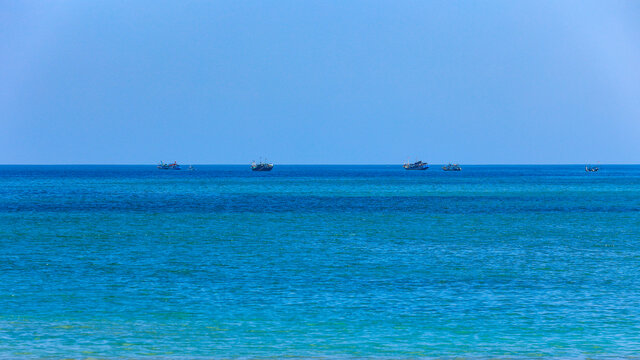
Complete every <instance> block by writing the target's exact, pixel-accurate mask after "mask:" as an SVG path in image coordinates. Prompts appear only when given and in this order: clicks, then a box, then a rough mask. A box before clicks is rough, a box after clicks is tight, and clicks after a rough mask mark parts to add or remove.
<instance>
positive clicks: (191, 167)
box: [187, 165, 196, 171]
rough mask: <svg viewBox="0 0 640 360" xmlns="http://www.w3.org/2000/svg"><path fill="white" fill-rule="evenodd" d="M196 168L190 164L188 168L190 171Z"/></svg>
mask: <svg viewBox="0 0 640 360" xmlns="http://www.w3.org/2000/svg"><path fill="white" fill-rule="evenodd" d="M195 169H196V168H194V167H193V166H191V165H189V167H188V168H187V170H189V171H194V170H195Z"/></svg>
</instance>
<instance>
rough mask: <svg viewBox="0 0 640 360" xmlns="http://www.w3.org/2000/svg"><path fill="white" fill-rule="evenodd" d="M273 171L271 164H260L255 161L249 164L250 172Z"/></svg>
mask: <svg viewBox="0 0 640 360" xmlns="http://www.w3.org/2000/svg"><path fill="white" fill-rule="evenodd" d="M271 169H273V164H271V163H267V162H262V161H260V162H259V163H256V162H255V161H254V162H252V163H251V170H252V171H271Z"/></svg>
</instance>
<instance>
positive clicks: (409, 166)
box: [402, 161, 429, 170]
mask: <svg viewBox="0 0 640 360" xmlns="http://www.w3.org/2000/svg"><path fill="white" fill-rule="evenodd" d="M402 167H403V168H404V169H405V170H427V169H428V168H429V164H427V163H426V162H422V161H416V162H414V163H410V162H408V161H407V162H406V163H404V165H402Z"/></svg>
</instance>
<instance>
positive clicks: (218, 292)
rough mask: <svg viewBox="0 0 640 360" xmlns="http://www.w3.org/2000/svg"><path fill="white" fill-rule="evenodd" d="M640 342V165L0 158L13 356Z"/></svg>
mask: <svg viewBox="0 0 640 360" xmlns="http://www.w3.org/2000/svg"><path fill="white" fill-rule="evenodd" d="M283 357H294V358H381V359H389V358H394V359H395V358H432V357H433V358H454V357H461V358H472V359H484V358H535V357H542V358H549V357H555V358H594V359H598V358H619V357H627V358H640V167H639V166H602V167H601V171H600V172H598V173H586V172H585V171H584V167H582V166H465V167H464V168H463V171H462V172H460V173H453V172H443V171H442V170H440V168H439V167H437V168H436V167H432V168H431V169H429V170H427V171H405V170H403V169H402V168H401V167H400V166H317V167H312V166H277V165H276V167H275V168H274V170H273V171H272V172H270V173H252V172H251V171H250V170H249V168H248V166H199V167H198V169H197V171H191V172H190V171H186V170H182V171H160V170H156V169H155V167H154V166H0V358H6V359H9V358H11V359H15V358H18V359H20V358H27V359H29V358H51V359H58V358H83V359H84V358H106V359H115V358H118V359H139V358H148V359H151V358H152V359H200V358H202V359H209V358H214V359H217V358H283Z"/></svg>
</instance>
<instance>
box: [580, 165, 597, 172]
mask: <svg viewBox="0 0 640 360" xmlns="http://www.w3.org/2000/svg"><path fill="white" fill-rule="evenodd" d="M598 170H600V168H598V167H597V166H590V165H586V166H585V167H584V171H586V172H596V171H598Z"/></svg>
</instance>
